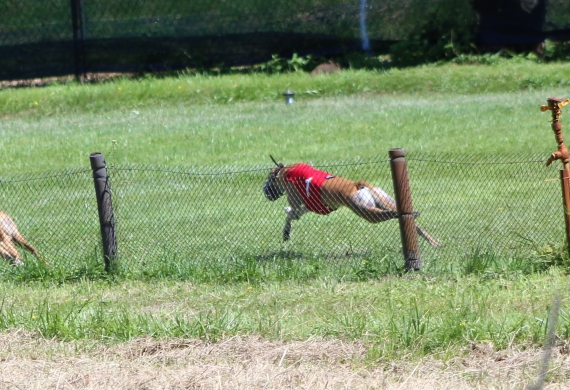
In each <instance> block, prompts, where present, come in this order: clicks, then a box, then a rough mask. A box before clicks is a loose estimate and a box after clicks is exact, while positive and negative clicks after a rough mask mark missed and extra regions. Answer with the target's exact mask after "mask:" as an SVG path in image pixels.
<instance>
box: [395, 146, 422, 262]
mask: <svg viewBox="0 0 570 390" xmlns="http://www.w3.org/2000/svg"><path fill="white" fill-rule="evenodd" d="M389 155H390V168H391V170H392V182H393V183H394V195H395V198H396V205H397V208H398V220H399V221H400V236H401V237H402V250H403V253H404V259H405V261H406V263H405V267H406V271H410V270H419V269H420V268H421V259H420V247H419V244H418V235H417V232H416V222H415V219H414V207H413V205H412V191H411V190H410V182H409V179H408V168H407V165H406V159H405V156H406V152H405V151H404V150H403V149H390V152H389Z"/></svg>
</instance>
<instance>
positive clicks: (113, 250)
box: [89, 152, 117, 272]
mask: <svg viewBox="0 0 570 390" xmlns="http://www.w3.org/2000/svg"><path fill="white" fill-rule="evenodd" d="M89 160H90V161H91V169H92V170H93V181H94V183H95V195H96V196H97V208H98V211H99V224H100V226H101V240H102V242H103V256H104V259H105V271H107V272H111V271H113V270H114V269H115V268H116V265H117V264H116V262H117V238H116V232H115V216H114V214H113V203H112V200H111V189H110V187H109V175H108V174H107V164H106V163H105V156H103V154H101V153H99V152H95V153H91V155H90V156H89Z"/></svg>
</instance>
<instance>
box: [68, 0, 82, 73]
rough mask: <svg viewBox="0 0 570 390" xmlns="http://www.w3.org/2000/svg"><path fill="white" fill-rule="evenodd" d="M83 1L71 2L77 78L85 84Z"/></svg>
mask: <svg viewBox="0 0 570 390" xmlns="http://www.w3.org/2000/svg"><path fill="white" fill-rule="evenodd" d="M83 16H84V15H83V0H71V23H72V28H73V56H74V58H75V70H74V73H75V78H76V79H77V81H79V82H83V79H84V78H85V23H84V17H83Z"/></svg>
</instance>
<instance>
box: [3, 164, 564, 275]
mask: <svg viewBox="0 0 570 390" xmlns="http://www.w3.org/2000/svg"><path fill="white" fill-rule="evenodd" d="M406 160H407V163H408V171H409V178H410V186H411V191H412V198H413V203H414V209H416V210H418V211H419V212H420V216H419V217H418V218H417V220H416V221H417V223H418V224H420V225H421V226H422V227H423V228H424V229H425V230H426V231H427V232H428V233H429V234H431V235H432V236H433V237H434V238H435V239H437V240H438V241H439V242H440V243H441V244H442V245H443V246H442V247H441V248H434V247H432V246H430V245H429V244H428V243H427V242H426V241H424V240H422V239H421V238H419V241H420V253H421V258H422V263H423V269H425V270H428V271H429V270H435V271H437V270H447V271H449V270H453V269H456V268H460V267H461V266H462V262H464V261H466V259H469V258H471V257H473V256H475V255H477V253H492V254H493V255H494V256H497V257H500V258H507V259H509V258H519V259H523V260H524V259H530V258H532V257H533V256H534V257H535V258H536V257H537V256H540V255H541V253H542V252H541V251H542V250H543V249H544V248H554V247H558V248H560V247H562V246H563V243H564V237H565V233H564V217H563V210H562V202H561V200H562V199H561V186H560V180H559V174H558V171H557V169H556V168H555V167H552V166H551V167H546V166H545V160H546V159H545V158H544V156H542V155H530V154H527V155H524V154H516V155H515V154H513V155H500V156H497V155H492V156H489V155H477V154H445V155H444V154H442V155H437V154H427V153H409V154H408V155H407V157H406ZM312 165H313V166H315V167H317V168H319V169H322V170H324V171H327V172H329V173H331V174H334V175H337V176H342V177H345V178H349V179H351V180H355V181H358V180H366V181H368V182H370V183H371V184H373V185H374V186H379V187H381V188H383V189H384V190H385V191H386V192H388V193H389V194H393V184H392V179H391V174H390V164H389V161H388V160H387V159H386V158H384V157H375V158H369V159H364V158H358V159H351V160H343V161H334V162H332V161H331V162H320V163H314V164H312ZM273 167H274V166H271V165H267V164H266V165H261V166H218V167H212V166H204V167H199V166H197V167H163V166H154V165H116V166H115V165H110V167H108V172H109V175H110V182H111V189H112V199H113V208H114V212H115V221H116V231H117V246H118V262H119V266H120V269H122V270H123V271H124V272H127V273H128V274H131V275H133V276H134V277H137V275H140V276H143V275H151V276H152V275H165V276H169V275H177V274H179V275H188V274H189V273H191V272H194V271H195V272H198V270H201V269H202V270H203V269H205V268H208V267H210V268H211V269H218V270H219V269H223V268H224V267H227V266H231V265H232V264H234V265H235V264H237V263H243V262H244V261H245V262H247V261H255V262H256V263H259V262H288V261H299V262H302V261H312V262H317V263H318V264H319V266H320V267H339V266H343V267H354V266H357V265H361V264H363V263H364V262H366V261H375V262H376V263H381V262H385V263H386V262H389V263H390V266H394V267H397V268H402V267H403V264H404V260H403V256H402V249H401V241H400V231H399V226H398V220H397V219H393V220H389V221H385V222H381V223H378V224H371V223H369V222H367V221H365V220H364V219H362V218H360V217H358V216H357V215H355V214H354V213H352V212H351V211H350V210H349V209H348V208H346V207H342V208H340V209H338V210H337V211H334V212H332V213H330V214H328V215H326V216H323V215H317V214H315V213H307V214H305V215H303V216H302V217H301V218H300V220H298V221H293V230H292V233H291V238H290V240H289V241H288V242H285V243H284V242H283V238H282V237H283V236H282V230H283V227H284V224H285V217H286V214H285V211H284V208H285V207H286V206H287V205H288V204H287V201H286V197H285V196H283V197H281V198H279V199H278V200H276V201H274V202H270V201H269V200H267V199H266V197H265V196H264V194H263V191H262V186H263V183H264V182H265V181H266V179H267V177H268V174H269V172H270V170H271V169H272V168H273ZM0 189H1V193H2V210H3V211H5V212H6V213H8V214H9V215H10V216H12V218H13V219H14V220H15V222H16V224H17V225H18V227H19V229H20V232H21V233H22V234H23V235H24V237H26V239H27V240H28V241H29V242H30V243H31V244H32V245H34V246H35V247H36V248H37V249H38V251H39V252H40V253H41V254H42V255H43V256H44V257H45V259H46V260H47V261H48V262H50V263H51V264H52V265H53V266H54V268H55V269H56V270H58V272H59V273H60V274H62V275H67V277H76V276H81V275H83V274H88V273H90V272H91V273H92V272H101V271H102V270H103V267H104V264H103V258H102V246H101V236H100V227H99V219H98V215H97V204H96V199H95V193H94V187H93V177H92V172H91V170H90V169H88V168H87V169H76V170H66V171H58V172H47V173H41V174H30V175H13V176H4V177H0ZM24 261H25V262H26V263H30V262H31V263H32V264H34V263H35V260H34V257H33V256H32V255H31V254H29V253H25V254H24ZM13 268H14V267H12V266H9V265H8V262H7V261H6V262H5V264H3V265H1V266H0V270H4V271H3V273H6V272H10V269H13ZM193 270H194V271H193Z"/></svg>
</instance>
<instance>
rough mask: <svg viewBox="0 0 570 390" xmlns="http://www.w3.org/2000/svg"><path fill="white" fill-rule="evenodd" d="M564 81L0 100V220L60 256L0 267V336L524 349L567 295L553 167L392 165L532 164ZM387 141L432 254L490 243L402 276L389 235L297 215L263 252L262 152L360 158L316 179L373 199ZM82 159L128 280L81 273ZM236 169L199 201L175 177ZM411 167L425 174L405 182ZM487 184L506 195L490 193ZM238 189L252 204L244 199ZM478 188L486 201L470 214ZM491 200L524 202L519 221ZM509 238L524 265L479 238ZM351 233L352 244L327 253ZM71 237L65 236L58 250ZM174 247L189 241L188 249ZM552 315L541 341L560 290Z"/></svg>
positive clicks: (308, 83)
mask: <svg viewBox="0 0 570 390" xmlns="http://www.w3.org/2000/svg"><path fill="white" fill-rule="evenodd" d="M567 69H568V66H567V65H566V64H564V63H559V64H548V65H541V64H536V63H533V62H525V61H521V60H515V61H511V62H509V61H505V62H500V63H498V64H496V65H493V66H457V65H445V66H426V67H421V68H413V69H407V70H391V71H388V72H385V73H380V72H363V71H358V72H356V71H347V72H343V73H341V74H339V75H332V76H330V77H309V76H307V75H304V74H288V75H275V76H266V75H249V76H245V75H226V76H220V77H207V76H195V75H191V74H187V75H180V76H179V77H172V78H161V79H158V78H157V79H155V78H150V77H149V78H143V79H138V80H126V79H124V80H119V81H115V82H108V83H102V84H97V85H77V84H74V83H71V84H66V85H52V86H48V87H44V88H29V89H6V90H1V91H0V107H1V108H2V117H1V119H0V120H1V122H0V136H1V137H2V139H3V142H2V144H1V145H0V148H1V149H0V151H1V152H2V155H3V157H4V158H3V160H2V162H1V163H0V166H1V167H2V172H3V174H2V175H0V177H1V179H2V181H1V185H2V189H3V191H2V206H1V208H2V209H3V210H7V211H9V212H10V213H11V214H13V215H14V217H15V218H16V220H17V222H18V224H19V225H20V228H21V230H22V231H23V232H24V234H25V235H26V236H27V237H29V238H30V239H31V241H33V242H34V243H36V244H37V246H38V247H39V249H40V250H41V251H42V252H44V253H45V254H46V257H47V258H48V259H52V258H56V259H57V258H58V256H59V258H65V259H66V262H58V263H56V264H55V265H56V267H55V268H54V269H48V268H46V267H44V266H42V265H41V264H35V263H34V261H33V260H32V259H31V258H29V257H28V258H27V260H28V265H27V266H26V267H24V268H22V269H14V268H11V267H7V266H5V267H0V268H1V270H0V271H1V277H0V295H1V296H2V297H3V303H2V305H1V307H0V328H2V329H12V328H19V327H22V328H25V329H29V330H32V331H36V332H38V334H39V335H43V336H44V337H57V338H61V339H63V340H76V339H82V338H89V339H94V340H112V341H122V340H129V339H131V338H133V337H138V336H141V335H151V336H153V337H178V336H184V337H201V338H204V339H207V340H211V341H217V340H221V339H223V338H225V337H228V336H231V335H236V334H258V335H261V336H263V337H268V338H276V339H307V338H310V337H314V336H319V337H325V338H332V337H334V338H340V339H348V340H353V339H361V340H365V341H366V342H367V343H369V344H368V345H369V353H368V358H369V359H370V361H376V360H377V359H389V358H391V357H394V356H397V355H398V354H400V355H403V354H406V353H407V352H406V351H408V352H410V353H412V354H414V355H415V356H422V355H425V354H430V353H438V354H443V355H445V354H446V353H454V351H456V348H461V347H465V346H468V345H470V343H471V342H492V343H493V345H494V346H495V348H497V349H500V348H505V347H507V346H510V345H513V344H514V345H521V346H529V345H537V344H538V345H539V344H540V343H541V342H542V340H543V339H544V334H545V329H546V327H545V322H544V321H545V319H546V318H547V316H548V307H549V304H550V302H551V301H552V297H553V295H554V294H555V293H556V292H557V291H563V288H564V286H565V285H566V283H567V277H566V276H565V272H566V271H567V269H568V264H567V256H566V254H565V253H564V252H563V251H562V249H561V247H562V245H561V239H560V237H561V232H562V231H563V227H561V226H560V224H559V223H558V222H557V221H558V219H557V218H559V217H560V215H559V214H556V213H554V214H553V210H554V209H555V208H556V207H557V206H559V205H558V203H559V196H560V195H559V186H558V185H557V182H556V181H553V182H551V181H546V180H548V179H550V178H552V177H557V176H556V172H554V170H547V169H544V171H540V172H541V173H540V175H539V176H533V174H531V173H529V172H532V170H529V171H525V170H523V169H519V168H518V167H517V166H514V167H510V168H506V170H502V171H500V172H502V173H500V174H499V173H493V172H499V171H495V168H490V167H492V166H482V167H480V166H469V167H468V168H462V166H459V165H458V166H454V167H452V168H450V167H449V166H441V165H438V164H434V163H431V162H425V161H422V160H421V159H416V160H414V159H413V156H414V153H415V155H416V156H419V157H422V156H426V155H428V154H430V153H431V155H438V156H439V160H445V159H444V157H449V156H452V157H453V158H454V159H456V160H459V162H461V161H462V159H466V160H467V161H470V160H469V158H470V156H474V155H478V158H479V159H483V160H485V161H492V157H493V156H496V155H497V156H504V155H505V153H507V152H509V153H510V154H509V156H511V157H510V158H512V159H515V160H517V155H519V156H523V157H524V156H529V154H530V152H532V153H533V154H532V155H533V156H543V155H544V157H547V156H548V155H549V153H550V152H552V151H554V150H555V149H556V145H555V142H554V137H553V135H552V132H551V130H550V125H549V119H550V118H549V114H545V113H541V112H540V110H539V106H540V105H541V104H544V103H545V101H546V98H548V97H550V96H553V95H557V96H560V97H568V96H567V87H568V84H567V83H568V81H567V80H566V78H565V76H564V75H565V72H567ZM179 87H180V88H179ZM288 88H290V89H293V90H295V91H296V92H297V95H296V101H295V104H293V105H292V106H286V105H285V104H284V102H283V98H282V97H281V95H280V94H281V92H283V91H284V90H286V89H288ZM36 102H37V104H36ZM563 123H565V121H564V119H563ZM392 147H403V148H405V149H406V150H407V151H408V152H409V156H410V161H409V164H410V167H411V169H412V168H413V170H411V182H412V185H413V192H414V195H415V198H414V199H415V203H416V201H417V203H416V204H417V205H418V208H421V210H422V216H421V217H420V221H421V223H422V224H424V227H426V228H428V227H429V229H430V230H431V231H432V232H434V234H437V236H438V238H440V237H441V238H442V239H444V240H445V241H446V242H447V243H448V244H450V245H448V246H447V247H446V248H448V247H453V244H458V243H460V242H464V241H460V240H466V238H465V237H464V236H461V234H463V232H466V231H467V232H479V230H478V229H483V230H482V231H483V232H484V233H485V235H486V236H485V237H486V238H488V240H489V242H490V245H489V243H488V242H485V241H484V240H481V239H480V237H468V238H469V239H471V241H469V242H470V247H469V248H468V249H469V250H468V253H467V256H466V257H464V258H462V260H464V261H458V258H452V259H451V260H449V259H444V258H439V259H438V258H437V255H434V254H437V252H433V251H430V250H429V249H428V248H424V247H422V251H425V252H423V253H425V256H426V263H425V265H426V267H425V269H424V271H422V272H420V273H417V274H411V275H408V274H404V275H402V274H401V265H402V263H403V260H402V259H401V254H400V252H399V248H398V247H397V245H396V247H395V248H396V249H394V247H391V248H386V247H385V246H384V244H385V243H384V242H382V241H381V240H378V239H377V238H382V239H385V240H386V241H387V242H388V244H390V242H392V243H393V242H396V244H397V237H398V230H397V226H396V224H390V223H385V224H381V226H380V225H378V226H377V227H375V228H374V230H370V229H369V228H368V225H360V222H359V221H357V220H356V218H351V215H350V213H349V212H348V211H346V210H342V211H338V212H337V213H335V214H332V215H331V216H329V217H327V218H326V219H325V218H320V217H317V216H310V215H309V216H306V217H303V220H302V221H300V223H299V224H297V225H296V227H295V229H296V230H294V233H293V234H294V235H295V234H296V235H295V240H296V241H294V242H293V243H289V244H287V245H285V246H284V245H283V244H281V243H280V242H279V241H280V240H279V234H280V233H279V232H280V229H281V224H282V223H283V221H282V218H283V215H282V211H281V209H282V207H283V206H284V204H283V203H282V202H281V201H279V202H278V204H270V203H269V202H266V201H265V200H264V199H262V198H261V197H260V196H259V195H260V194H259V188H260V183H261V182H262V181H263V178H264V176H265V175H266V169H267V168H268V167H269V166H270V165H271V163H270V161H269V159H268V155H269V153H271V154H273V155H274V156H276V157H277V158H278V159H279V160H282V161H284V162H291V161H297V160H305V161H309V162H318V163H323V162H326V161H329V162H331V163H334V162H338V161H341V162H359V161H368V160H367V159H376V160H377V161H382V163H381V164H379V165H380V166H381V168H380V169H379V170H378V169H377V170H374V171H372V170H368V169H369V168H368V167H367V166H364V167H361V166H345V167H336V168H334V169H335V170H337V171H338V172H340V173H342V174H343V175H347V176H349V177H355V178H356V177H358V178H361V177H366V178H370V179H371V181H374V182H375V183H378V184H380V185H382V186H383V187H384V188H386V189H390V188H391V187H390V186H391V183H390V178H389V176H388V170H387V164H386V163H385V159H386V158H387V151H388V149H390V148H392ZM93 151H101V152H103V153H105V155H106V157H107V161H108V162H109V163H110V164H111V170H110V172H111V174H112V177H113V180H115V181H114V184H115V185H116V187H115V189H114V191H115V192H114V193H113V196H114V201H115V206H116V210H117V215H118V226H119V239H120V243H121V245H122V247H121V249H122V250H123V251H124V256H125V259H127V260H128V261H130V262H131V263H130V265H131V266H132V265H133V264H134V265H136V266H137V267H138V268H137V267H134V268H132V269H135V270H136V272H129V270H127V271H125V273H124V274H121V275H117V276H115V277H106V276H105V275H104V274H103V272H102V265H101V263H100V260H99V256H100V255H99V253H100V252H99V251H100V248H99V246H98V245H99V244H98V236H97V233H98V226H97V218H96V208H95V207H94V204H93V199H92V197H93V195H92V191H93V187H92V182H91V181H90V180H91V179H90V172H89V165H88V164H89V162H88V156H89V153H91V152H93ZM474 152H476V153H474ZM422 153H424V154H422ZM478 161H479V160H478ZM523 161H526V160H524V159H523ZM125 164H148V166H147V167H150V168H153V169H155V170H160V171H161V172H154V173H150V172H140V171H136V170H133V169H131V168H140V167H141V165H125ZM431 164H433V166H432V165H431ZM535 164H536V168H533V169H536V170H541V169H542V163H541V162H540V161H538V162H536V163H535ZM245 168H255V169H253V170H252V172H242V173H239V174H234V175H232V176H228V177H225V178H220V179H216V180H221V181H222V182H223V183H224V185H225V187H223V188H224V189H225V192H222V193H219V192H216V191H212V190H211V189H216V188H217V187H215V188H214V187H212V186H213V184H212V183H215V181H213V180H211V179H200V180H197V179H195V178H191V177H190V175H187V174H186V173H188V172H230V171H231V172H233V171H235V170H239V169H245ZM63 169H65V171H62V170H63ZM256 169H257V170H256ZM485 169H489V170H490V171H489V172H485ZM501 169H504V168H501ZM525 169H526V168H525ZM47 170H51V171H50V172H49V173H48V172H46V171H47ZM54 170H55V171H54ZM422 170H423V171H422ZM420 171H422V172H425V173H426V174H425V175H424V174H422V175H419V174H417V176H414V175H416V174H415V173H414V172H420ZM32 172H33V173H32ZM505 172H507V176H508V177H509V178H511V179H512V180H513V183H515V184H516V186H513V187H501V185H499V184H498V183H501V182H502V181H501V180H504V179H505V177H503V176H501V175H504V174H505ZM54 174H55V175H54ZM485 175H487V176H485ZM489 175H490V176H489ZM493 175H494V176H493ZM46 176H53V177H51V178H49V179H46ZM181 178H182V179H181ZM537 178H538V179H537ZM30 179H33V180H30ZM133 183H137V184H138V185H142V184H144V185H142V186H139V187H137V186H134V185H133ZM537 193H540V194H541V196H542V194H543V193H545V194H548V195H545V196H546V197H545V198H543V197H541V196H536V197H535V194H537ZM252 197H258V198H259V199H258V198H256V200H255V202H252V203H251V204H248V203H244V201H245V199H247V198H252ZM234 198H235V199H236V201H235V202H234V203H229V204H228V202H227V199H234ZM496 198H499V199H505V200H504V204H498V205H497V204H494V203H492V202H491V206H492V207H490V208H488V209H481V207H480V204H485V201H489V200H493V199H496ZM513 199H517V202H518V199H527V200H528V202H529V203H525V205H528V207H527V208H528V209H525V210H519V209H518V208H517V207H518V206H517V205H518V203H513ZM442 200H443V201H442ZM487 204H489V202H487ZM213 205H216V207H214V206H213ZM497 206H498V207H497ZM224 207H225V208H224ZM219 210H223V211H224V212H223V213H220V211H219ZM434 210H435V211H434ZM32 211H33V212H32ZM521 212H524V214H522V215H523V216H524V217H525V218H522V219H521V218H519V219H516V222H517V225H501V223H503V221H506V220H507V219H504V218H503V214H501V213H507V214H508V215H509V216H515V217H517V216H519V215H521V214H519V213H521ZM264 218H265V219H264ZM493 218H494V219H493ZM517 218H518V217H517ZM544 218H546V219H547V221H550V223H548V224H547V226H548V227H547V228H544V227H542V226H543V225H541V224H542V223H543V220H544ZM204 221H209V222H208V223H209V224H211V226H209V225H206V224H203V225H202V224H201V223H203V222H204ZM302 222H304V223H302ZM513 226H514V227H515V228H516V230H517V232H518V233H519V234H520V236H517V240H513V239H510V240H508V243H509V245H510V248H512V249H513V250H515V251H514V252H516V250H518V249H521V248H522V247H523V246H524V245H528V243H527V244H525V238H529V237H530V238H531V240H530V241H534V242H533V244H536V245H537V246H536V247H534V246H532V245H530V246H531V247H532V248H531V249H532V250H529V251H527V252H526V254H525V255H524V256H523V255H519V254H517V253H514V252H513V254H512V255H508V254H505V253H504V249H505V248H504V247H501V246H500V245H502V244H499V243H502V242H504V238H503V237H504V235H505V234H507V237H509V236H508V233H509V229H513ZM244 227H245V228H244ZM339 227H340V228H339ZM347 227H349V228H347ZM343 228H344V230H343ZM192 229H194V230H192ZM358 229H363V230H358ZM485 229H486V230H485ZM550 229H552V230H550ZM188 231H190V232H194V233H192V234H188V233H187V232H188ZM361 232H364V235H366V240H364V241H360V244H359V245H360V247H357V248H355V247H346V248H345V247H341V244H342V245H344V243H345V242H350V239H351V237H353V236H355V237H359V236H362V235H363V234H361ZM545 232H546V235H547V236H548V235H550V237H547V238H545V236H544V235H542V236H541V234H545ZM75 234H76V235H77V236H78V237H80V241H78V242H74V241H70V240H69V239H67V238H68V237H70V236H73V235H75ZM326 237H330V240H329V241H328V242H327V244H328V245H329V246H326V247H325V248H327V250H329V251H331V252H335V251H336V253H337V255H338V253H342V254H343V256H337V257H336V258H335V257H330V256H329V257H327V256H323V254H322V253H318V252H319V251H312V252H311V251H310V250H308V249H307V248H310V245H311V239H312V238H316V239H321V238H326ZM521 237H522V238H521ZM518 239H520V241H518ZM343 240H347V241H343ZM493 240H495V241H493ZM465 242H467V241H465ZM477 242H479V244H481V245H474V243H475V244H477ZM339 243H340V244H339ZM371 243H372V244H371ZM483 244H484V245H483ZM334 245H337V246H338V247H335V246H334ZM390 245H391V244H390ZM193 246H196V247H197V248H199V249H197V250H196V253H188V249H187V248H192V247H193ZM445 250H448V249H445ZM367 251H368V252H367ZM315 252H317V253H315ZM220 253H222V255H220ZM345 253H348V255H345ZM355 254H356V255H355ZM256 256H257V257H256ZM430 256H432V257H431V258H430ZM562 308H563V310H562V314H561V318H560V321H559V326H558V334H559V335H560V337H562V338H564V339H565V340H566V339H568V336H569V335H568V332H569V330H568V329H569V322H568V317H567V312H566V308H567V304H566V302H565V301H564V300H563V303H562Z"/></svg>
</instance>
